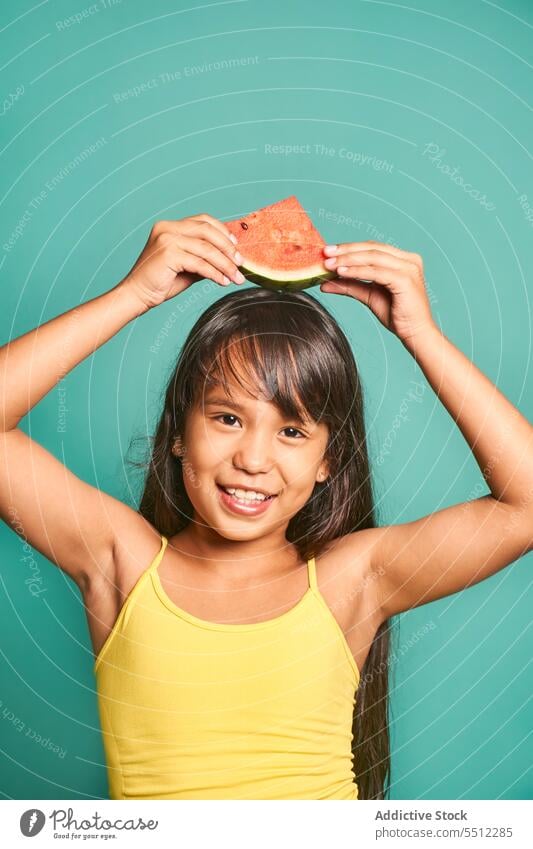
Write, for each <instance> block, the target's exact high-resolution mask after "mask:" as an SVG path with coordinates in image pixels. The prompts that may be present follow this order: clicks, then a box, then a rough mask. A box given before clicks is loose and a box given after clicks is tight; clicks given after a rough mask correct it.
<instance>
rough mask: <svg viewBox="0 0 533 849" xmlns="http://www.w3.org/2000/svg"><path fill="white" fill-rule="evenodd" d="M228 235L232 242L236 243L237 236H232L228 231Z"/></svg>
mask: <svg viewBox="0 0 533 849" xmlns="http://www.w3.org/2000/svg"><path fill="white" fill-rule="evenodd" d="M229 237H230V239H231V241H232V242H233V244H234V245H236V244H237V236H234V235H233V233H230V234H229Z"/></svg>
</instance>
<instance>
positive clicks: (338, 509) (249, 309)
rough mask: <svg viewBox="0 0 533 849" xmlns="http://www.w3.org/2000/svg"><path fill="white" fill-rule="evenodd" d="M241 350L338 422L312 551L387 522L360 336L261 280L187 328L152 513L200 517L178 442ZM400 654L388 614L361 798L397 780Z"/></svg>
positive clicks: (372, 657) (357, 738)
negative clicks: (374, 465)
mask: <svg viewBox="0 0 533 849" xmlns="http://www.w3.org/2000/svg"><path fill="white" fill-rule="evenodd" d="M236 354H238V361H239V363H240V364H242V363H244V364H246V368H247V378H248V381H249V383H248V385H247V386H246V387H244V388H245V389H246V390H247V391H248V392H250V391H251V392H252V394H255V391H254V390H257V389H258V388H259V391H260V392H261V395H262V397H264V398H266V399H267V400H271V401H272V402H273V403H274V404H276V405H277V407H278V409H279V410H280V411H281V412H282V413H283V414H285V415H287V416H290V417H291V418H292V417H297V416H298V414H299V413H301V411H302V406H303V409H304V411H305V412H307V413H308V414H309V415H310V416H311V417H312V418H313V419H314V420H315V421H320V422H323V423H325V424H326V425H328V427H329V438H328V444H327V448H326V457H327V460H328V462H329V472H330V474H329V477H328V479H327V480H326V481H323V482H320V483H317V484H316V485H315V488H314V490H313V493H312V495H311V497H310V498H309V500H308V501H307V503H306V504H305V506H304V507H303V508H302V509H301V510H300V511H299V512H298V513H297V514H296V515H295V516H293V517H292V518H291V520H290V521H289V524H288V527H287V531H286V538H287V540H288V541H289V542H291V543H292V544H294V546H295V547H296V549H297V551H298V554H299V556H300V557H301V559H302V560H307V559H309V558H310V557H311V556H319V555H320V553H321V551H323V549H324V548H325V547H326V545H327V544H328V543H330V542H331V541H332V540H334V539H336V538H338V537H342V536H344V535H345V534H349V533H352V532H354V531H357V530H360V529H364V528H371V527H375V508H374V498H373V493H372V483H371V478H370V470H369V461H368V450H367V441H366V432H365V426H364V414H363V391H362V385H361V381H360V379H359V374H358V371H357V367H356V364H355V360H354V357H353V354H352V350H351V348H350V345H349V343H348V340H347V339H346V336H345V335H344V333H343V332H342V330H341V328H340V327H339V325H338V324H337V322H336V321H335V319H334V318H333V317H332V316H331V315H330V313H329V312H328V311H327V310H326V309H324V307H322V306H321V304H320V303H319V302H318V300H317V299H316V298H313V297H312V296H311V295H309V294H308V293H306V292H275V291H274V292H273V291H270V290H267V289H262V288H259V287H257V286H253V287H250V288H246V289H239V290H237V291H233V292H231V293H230V294H228V295H225V296H223V297H221V298H219V299H218V300H217V301H215V302H214V303H213V304H212V305H211V306H210V307H209V308H208V309H206V310H205V312H204V313H203V314H202V315H201V316H200V317H199V319H198V320H197V321H196V323H195V325H194V326H193V328H192V329H191V331H190V333H189V335H188V336H187V339H186V341H185V344H184V345H183V348H182V350H181V352H180V355H179V358H178V361H177V364H176V367H175V369H174V371H173V373H172V375H171V378H170V381H169V383H168V386H167V389H166V393H165V401H164V409H163V412H162V415H161V418H160V421H159V423H158V425H157V429H156V432H155V436H154V437H153V441H152V445H151V450H150V457H149V461H148V464H147V471H146V478H145V483H144V492H143V494H142V498H141V501H140V506H139V512H140V513H141V515H142V516H144V517H145V518H146V519H147V520H148V521H149V522H150V523H151V524H152V525H153V526H154V527H155V528H157V530H158V531H159V532H160V533H162V534H164V535H165V536H167V537H172V536H173V535H174V534H176V533H178V532H179V531H181V530H183V529H184V528H185V527H186V526H187V525H188V523H189V522H190V521H191V518H192V515H193V508H192V504H191V502H190V500H189V497H188V495H187V492H186V489H185V485H184V474H188V470H187V469H186V468H185V467H184V464H183V463H182V460H181V458H178V457H176V456H175V455H174V454H172V453H171V448H172V445H173V443H174V441H175V440H176V438H177V437H180V438H181V439H183V436H184V432H185V417H186V415H187V411H188V410H189V409H190V408H191V407H192V406H193V405H194V404H195V403H196V402H197V400H198V393H199V392H203V391H205V390H206V388H207V386H208V385H209V384H210V383H211V382H212V381H216V382H217V383H220V384H222V385H223V386H224V387H226V388H227V378H228V376H231V378H232V379H233V380H235V381H236V382H238V383H239V384H240V385H241V386H244V384H243V380H242V377H241V375H240V372H239V369H237V368H236V367H235V362H236V360H237V357H236ZM250 387H253V389H252V390H251V389H250ZM388 655H389V623H388V621H386V622H383V623H382V624H381V626H380V627H379V629H378V631H377V632H376V635H375V637H374V640H373V643H372V646H371V648H370V652H369V654H368V657H367V660H366V662H365V665H364V666H363V669H362V670H361V679H360V682H359V687H358V690H357V693H356V702H355V710H354V718H353V727H352V732H353V743H352V750H353V753H354V770H355V774H356V780H357V783H358V790H359V798H360V799H383V798H385V797H386V794H387V793H388V790H389V786H388V784H389V782H390V742H389V730H388ZM386 785H387V786H386Z"/></svg>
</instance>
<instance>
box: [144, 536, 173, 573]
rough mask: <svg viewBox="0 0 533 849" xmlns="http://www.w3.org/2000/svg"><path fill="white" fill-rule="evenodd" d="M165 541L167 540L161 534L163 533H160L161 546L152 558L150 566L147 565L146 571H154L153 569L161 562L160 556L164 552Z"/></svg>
mask: <svg viewBox="0 0 533 849" xmlns="http://www.w3.org/2000/svg"><path fill="white" fill-rule="evenodd" d="M167 542H168V539H167V538H166V537H165V536H163V534H161V548H160V549H159V551H158V552H157V554H156V556H155V557H154V559H153V560H152V562H151V564H150V566H149V567H148V570H147V571H148V572H155V570H156V569H157V567H158V566H159V564H160V563H161V558H162V557H163V554H164V553H165V548H166V547H167Z"/></svg>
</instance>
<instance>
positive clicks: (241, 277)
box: [235, 271, 246, 283]
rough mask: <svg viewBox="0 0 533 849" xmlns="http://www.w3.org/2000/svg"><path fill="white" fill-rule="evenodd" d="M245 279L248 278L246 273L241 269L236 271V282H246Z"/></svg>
mask: <svg viewBox="0 0 533 849" xmlns="http://www.w3.org/2000/svg"><path fill="white" fill-rule="evenodd" d="M245 279H246V278H245V276H244V274H241V272H240V271H236V272H235V282H236V283H244V281H245Z"/></svg>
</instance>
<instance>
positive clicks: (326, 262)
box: [324, 256, 337, 268]
mask: <svg viewBox="0 0 533 849" xmlns="http://www.w3.org/2000/svg"><path fill="white" fill-rule="evenodd" d="M336 262H337V260H336V259H335V257H334V256H331V257H330V258H329V259H326V260H324V265H325V266H326V268H335V263H336Z"/></svg>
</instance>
